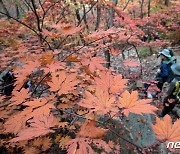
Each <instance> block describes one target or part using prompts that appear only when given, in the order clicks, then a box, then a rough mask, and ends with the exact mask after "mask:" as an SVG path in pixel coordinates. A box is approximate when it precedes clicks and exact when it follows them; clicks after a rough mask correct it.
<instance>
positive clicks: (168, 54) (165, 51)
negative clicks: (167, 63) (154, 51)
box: [159, 49, 172, 58]
mask: <svg viewBox="0 0 180 154" xmlns="http://www.w3.org/2000/svg"><path fill="white" fill-rule="evenodd" d="M159 54H161V55H164V56H165V57H168V58H171V57H172V56H171V55H170V51H169V50H168V49H163V50H162V51H161V52H159Z"/></svg>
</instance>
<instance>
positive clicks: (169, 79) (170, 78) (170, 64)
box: [166, 59, 176, 83]
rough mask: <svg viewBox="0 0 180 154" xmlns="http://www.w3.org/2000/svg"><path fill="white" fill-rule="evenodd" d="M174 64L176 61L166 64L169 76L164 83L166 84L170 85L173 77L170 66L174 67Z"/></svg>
mask: <svg viewBox="0 0 180 154" xmlns="http://www.w3.org/2000/svg"><path fill="white" fill-rule="evenodd" d="M174 64H176V59H175V60H173V61H172V62H170V63H169V64H167V68H168V74H169V76H168V78H167V80H166V82H168V83H170V82H171V81H172V80H173V77H174V75H173V72H172V70H171V66H172V65H174Z"/></svg>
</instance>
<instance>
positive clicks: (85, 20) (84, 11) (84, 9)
mask: <svg viewBox="0 0 180 154" xmlns="http://www.w3.org/2000/svg"><path fill="white" fill-rule="evenodd" d="M83 13H84V18H83V20H84V23H85V25H86V28H87V30H89V27H88V24H87V18H86V8H85V6H84V5H83Z"/></svg>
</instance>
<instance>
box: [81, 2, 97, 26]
mask: <svg viewBox="0 0 180 154" xmlns="http://www.w3.org/2000/svg"><path fill="white" fill-rule="evenodd" d="M97 2H98V1H97ZM97 2H96V3H94V4H93V5H92V6H91V7H90V8H89V10H88V11H86V12H85V13H84V15H83V17H82V18H81V20H79V23H78V26H79V25H80V24H81V22H82V21H83V19H84V18H85V17H86V14H87V13H88V12H90V11H91V10H92V8H93V7H94V6H95V5H96V4H97Z"/></svg>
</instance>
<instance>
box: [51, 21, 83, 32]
mask: <svg viewBox="0 0 180 154" xmlns="http://www.w3.org/2000/svg"><path fill="white" fill-rule="evenodd" d="M51 27H53V28H56V29H57V30H58V31H59V32H60V34H62V35H73V34H76V33H78V32H80V31H81V30H82V29H83V28H84V26H78V27H76V26H74V25H72V24H70V23H68V24H66V23H59V24H53V25H52V26H51Z"/></svg>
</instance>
